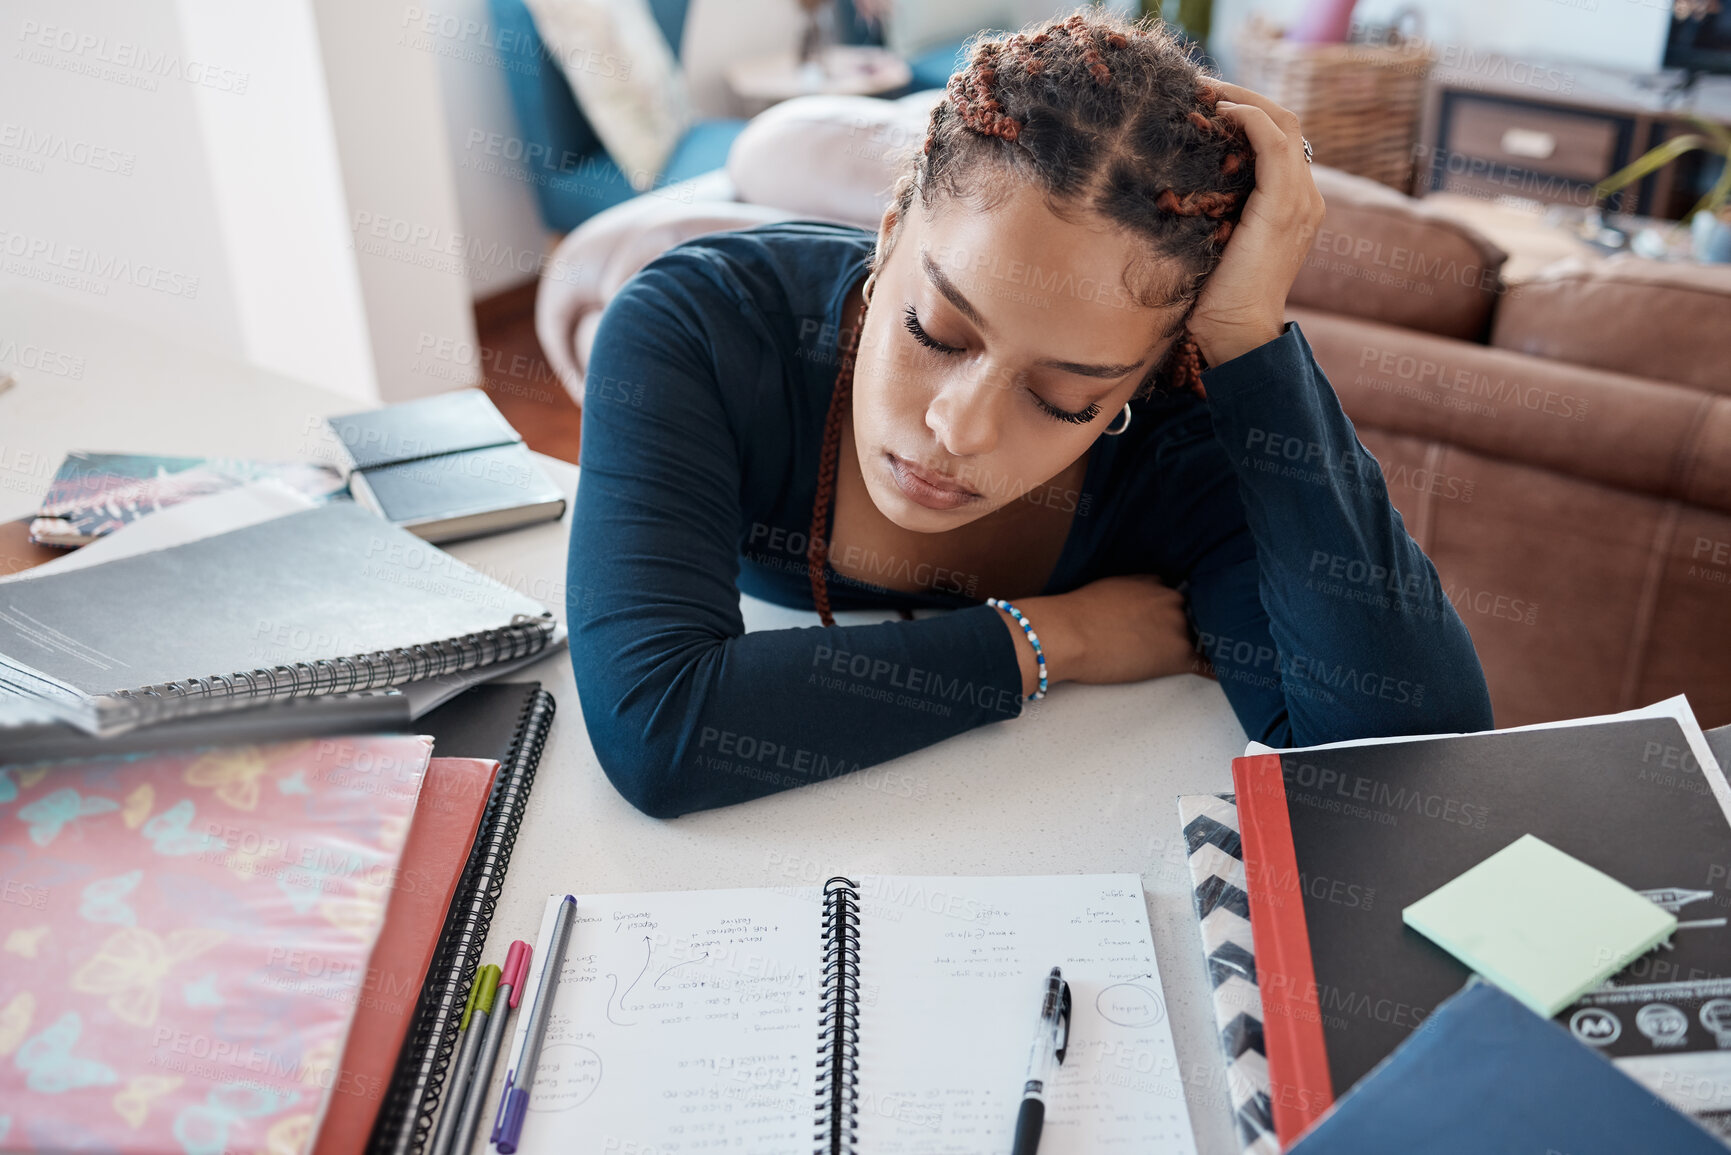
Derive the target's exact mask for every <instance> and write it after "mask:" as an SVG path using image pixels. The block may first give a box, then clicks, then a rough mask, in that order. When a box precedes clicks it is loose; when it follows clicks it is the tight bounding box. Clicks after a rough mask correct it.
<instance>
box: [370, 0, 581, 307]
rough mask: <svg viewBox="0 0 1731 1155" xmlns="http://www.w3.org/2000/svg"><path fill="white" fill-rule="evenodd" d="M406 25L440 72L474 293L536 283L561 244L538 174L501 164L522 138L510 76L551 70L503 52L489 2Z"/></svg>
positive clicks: (439, 3)
mask: <svg viewBox="0 0 1731 1155" xmlns="http://www.w3.org/2000/svg"><path fill="white" fill-rule="evenodd" d="M401 18H402V20H403V36H404V40H405V42H406V43H407V44H408V45H409V46H410V47H412V48H413V49H415V50H416V51H419V52H422V53H425V54H426V55H428V56H429V57H430V58H432V59H433V60H434V61H436V64H437V70H438V77H439V90H440V92H441V94H442V96H443V103H444V108H445V140H446V148H447V150H448V152H449V154H450V157H451V164H452V179H453V181H454V182H455V186H456V192H457V214H458V218H459V220H460V221H461V224H462V230H463V233H464V236H465V238H466V239H467V241H468V247H469V248H470V250H471V252H470V256H469V259H468V265H467V272H466V275H467V278H468V283H469V288H470V290H471V291H472V292H473V294H474V295H475V296H476V297H477V298H479V297H485V296H488V295H489V294H492V293H497V292H500V291H501V290H504V289H508V288H511V287H512V286H514V285H519V284H522V283H523V282H524V281H530V280H534V279H535V275H536V270H537V268H538V265H539V262H540V259H541V258H542V256H543V255H544V254H546V253H548V252H550V251H551V250H552V246H553V243H554V240H555V239H556V238H555V237H554V236H553V235H552V234H550V233H549V232H548V231H547V230H546V229H545V228H544V227H543V225H542V223H541V213H540V210H539V209H538V208H537V207H536V204H535V196H534V191H533V190H532V189H531V188H530V187H529V185H528V184H527V183H525V179H524V178H526V177H527V176H528V175H529V174H530V173H532V172H533V171H534V170H533V169H528V168H525V166H523V165H513V164H501V163H499V161H498V152H499V151H501V150H502V149H503V148H504V145H503V143H502V142H504V141H508V140H512V139H516V138H520V136H521V132H520V130H519V129H518V127H517V116H516V113H515V112H514V111H513V109H512V106H511V94H510V91H509V89H508V88H507V87H506V70H507V69H513V68H516V69H521V68H534V67H552V65H551V64H549V63H544V62H538V61H536V60H535V58H534V57H532V56H530V55H527V54H525V53H523V52H521V51H519V50H517V47H516V46H515V45H514V44H507V45H506V46H505V51H503V52H501V51H499V50H498V43H499V38H498V35H497V33H496V32H495V31H494V29H493V25H492V21H491V19H490V17H489V15H488V12H487V3H486V0H430V2H428V3H424V4H421V5H418V6H407V7H404V8H402V9H401ZM489 149H492V150H493V151H489Z"/></svg>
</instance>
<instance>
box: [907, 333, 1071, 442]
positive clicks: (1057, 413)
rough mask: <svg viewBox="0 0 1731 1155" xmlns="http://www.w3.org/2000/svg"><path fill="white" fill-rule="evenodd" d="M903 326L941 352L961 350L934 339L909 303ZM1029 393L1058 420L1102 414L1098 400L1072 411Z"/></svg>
mask: <svg viewBox="0 0 1731 1155" xmlns="http://www.w3.org/2000/svg"><path fill="white" fill-rule="evenodd" d="M902 326H903V328H905V329H907V331H908V332H909V333H910V334H911V335H912V336H913V339H914V340H916V341H918V342H919V343H920V344H922V345H924V346H925V347H926V348H928V349H932V350H935V351H936V352H939V353H960V352H961V350H960V349H957V348H955V347H954V346H951V345H945V344H944V343H943V342H941V341H936V340H933V338H932V335H931V334H930V333H928V332H926V330H925V327H924V326H922V325H921V324H920V318H919V314H917V313H915V312H914V307H913V306H912V305H909V306H908V307H907V308H906V309H904V310H903V311H902ZM1028 395H1029V396H1030V397H1032V398H1033V399H1034V401H1035V402H1036V403H1037V404H1038V405H1039V406H1040V408H1041V409H1042V410H1044V411H1045V413H1046V415H1047V416H1049V417H1052V418H1054V419H1055V420H1058V421H1065V422H1068V423H1070V424H1072V425H1086V424H1087V423H1088V422H1090V421H1092V420H1094V418H1096V417H1098V416H1100V406H1099V404H1098V403H1097V402H1095V403H1091V404H1089V405H1088V407H1087V408H1086V409H1082V410H1080V411H1078V412H1075V413H1072V412H1070V411H1069V410H1067V409H1059V408H1058V407H1057V406H1056V405H1052V404H1049V403H1048V402H1047V401H1046V400H1045V399H1044V398H1042V397H1041V396H1040V395H1039V394H1038V393H1033V392H1030V393H1029V394H1028Z"/></svg>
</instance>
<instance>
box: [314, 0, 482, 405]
mask: <svg viewBox="0 0 1731 1155" xmlns="http://www.w3.org/2000/svg"><path fill="white" fill-rule="evenodd" d="M312 10H313V13H314V16H315V19H316V21H317V25H318V36H319V47H320V50H321V53H322V56H323V60H324V74H325V85H326V90H327V91H328V92H329V94H330V106H331V111H332V115H333V120H334V125H335V129H336V132H335V138H336V151H337V156H338V158H339V160H340V163H341V166H342V173H343V190H344V193H345V196H346V199H347V202H348V222H349V227H350V230H351V235H352V239H353V246H354V262H355V268H356V270H357V271H358V273H359V275H360V284H361V297H362V299H363V301H364V302H365V305H366V310H367V319H368V329H369V332H370V335H371V337H372V352H373V365H374V369H375V372H376V373H377V375H378V379H379V392H380V394H381V395H382V396H383V397H384V398H385V399H386V400H387V401H398V400H404V399H407V398H410V397H417V396H426V395H429V394H432V393H438V392H443V391H445V390H447V389H450V388H452V387H455V386H460V385H466V384H475V383H478V381H479V377H480V370H479V366H478V365H473V366H470V367H469V368H470V369H471V372H469V373H467V374H465V375H464V378H463V379H461V380H455V381H452V380H441V379H439V378H434V377H429V376H428V375H426V374H425V373H424V372H423V371H422V370H423V367H424V356H425V353H426V351H427V350H429V349H434V348H438V347H439V346H440V345H441V344H443V343H446V342H451V343H455V344H456V345H458V346H461V347H472V346H473V345H474V342H475V318H474V313H473V311H472V304H473V302H472V299H471V297H470V294H469V280H468V272H467V256H468V252H469V244H470V239H469V238H468V237H467V236H466V235H465V234H464V232H463V227H462V221H461V219H460V217H459V216H458V212H457V194H456V188H455V185H454V184H453V182H452V179H451V154H450V149H449V147H448V145H447V142H446V136H445V110H444V102H443V100H442V99H441V97H440V95H439V83H438V72H437V68H436V64H435V58H434V57H433V56H431V55H429V54H428V53H426V52H423V51H421V50H420V49H418V48H416V47H414V46H413V45H411V44H409V43H407V42H405V40H404V25H405V21H404V19H403V17H404V15H405V6H402V5H398V4H394V3H386V4H381V3H361V2H357V0H312Z"/></svg>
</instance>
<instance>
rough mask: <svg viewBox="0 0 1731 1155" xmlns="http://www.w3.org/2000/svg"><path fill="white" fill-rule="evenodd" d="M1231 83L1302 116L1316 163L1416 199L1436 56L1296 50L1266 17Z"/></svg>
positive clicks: (1249, 24) (1249, 27)
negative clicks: (1416, 155) (1419, 149)
mask: <svg viewBox="0 0 1731 1155" xmlns="http://www.w3.org/2000/svg"><path fill="white" fill-rule="evenodd" d="M1234 46H1235V48H1236V50H1237V53H1238V66H1237V69H1236V71H1237V73H1238V74H1237V75H1236V76H1233V77H1230V78H1229V79H1232V80H1234V81H1236V82H1237V83H1239V84H1242V85H1244V87H1246V88H1249V89H1253V90H1254V91H1256V92H1260V93H1262V94H1263V95H1264V96H1267V97H1268V98H1269V99H1271V100H1273V101H1274V102H1275V103H1276V104H1279V105H1281V106H1282V107H1284V108H1288V109H1291V110H1292V111H1293V112H1295V113H1297V114H1298V119H1299V123H1300V124H1301V125H1302V126H1303V130H1304V136H1305V138H1306V139H1307V140H1309V141H1310V146H1311V149H1312V152H1313V155H1314V159H1315V160H1316V163H1318V164H1326V165H1328V166H1330V167H1332V168H1338V169H1341V170H1343V171H1345V172H1350V173H1356V174H1357V175H1359V176H1366V177H1369V178H1370V179H1372V180H1374V181H1379V182H1381V183H1382V184H1385V185H1388V186H1389V187H1390V188H1394V189H1398V190H1399V191H1401V192H1403V193H1410V192H1411V191H1412V178H1413V169H1414V165H1413V152H1414V145H1415V144H1416V143H1417V142H1418V133H1419V116H1420V114H1421V112H1422V110H1423V105H1424V90H1425V81H1426V78H1427V77H1429V75H1430V70H1431V65H1432V63H1433V62H1434V61H1435V58H1436V54H1435V52H1434V51H1433V50H1432V48H1431V46H1430V44H1429V43H1428V42H1426V41H1423V40H1410V41H1407V42H1405V43H1402V44H1399V45H1392V46H1391V45H1379V44H1295V43H1292V42H1290V41H1286V40H1282V39H1280V34H1279V30H1278V29H1277V28H1275V27H1273V26H1272V25H1270V24H1269V23H1268V22H1267V21H1266V20H1264V19H1263V18H1262V17H1260V16H1253V17H1251V18H1250V19H1249V20H1247V21H1245V24H1244V26H1243V30H1242V31H1241V32H1240V33H1239V36H1238V38H1237V40H1236V41H1235V44H1234Z"/></svg>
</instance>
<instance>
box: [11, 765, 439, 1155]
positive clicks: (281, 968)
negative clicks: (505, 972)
mask: <svg viewBox="0 0 1731 1155" xmlns="http://www.w3.org/2000/svg"><path fill="white" fill-rule="evenodd" d="M431 752H432V743H431V740H430V739H427V738H424V737H415V736H373V737H344V738H318V739H312V740H308V741H302V742H289V743H282V744H278V745H272V746H245V747H232V748H222V749H205V750H196V751H187V752H178V753H167V754H143V755H134V756H114V757H109V758H103V759H97V760H91V761H82V762H60V763H53V764H42V765H38V766H35V767H19V766H13V767H9V768H4V769H0V899H3V900H4V901H3V902H0V1150H41V1149H52V1150H103V1151H125V1152H151V1153H158V1152H160V1153H167V1155H220V1153H223V1152H258V1153H260V1155H296V1153H299V1152H304V1151H306V1150H308V1149H309V1148H310V1147H311V1144H312V1139H313V1136H314V1135H315V1134H316V1131H317V1127H318V1124H319V1121H320V1119H321V1118H322V1116H323V1114H324V1110H325V1105H326V1103H327V1101H328V1100H329V1098H330V1095H331V1093H332V1092H333V1090H335V1089H336V1088H335V1084H336V1083H337V1082H338V1081H339V1078H340V1074H339V1072H340V1070H341V1067H340V1060H341V1056H342V1051H343V1044H344V1041H345V1039H346V1037H347V1035H348V1031H349V1024H350V1021H351V1019H352V1018H353V1015H354V1012H355V1008H356V1005H357V1003H358V1002H359V1001H361V1000H364V999H366V998H368V997H369V994H368V991H369V986H368V984H369V982H370V981H371V973H370V968H369V965H368V961H369V959H370V958H371V956H372V952H373V945H374V942H375V940H376V939H377V938H378V935H379V930H380V927H381V926H382V924H383V920H384V914H385V904H386V900H387V899H388V898H389V896H390V892H391V886H392V884H393V883H394V882H395V876H396V872H397V864H398V860H399V857H400V856H401V854H402V849H403V844H404V840H405V838H406V836H407V833H408V829H409V823H410V819H411V817H412V816H413V814H414V808H415V800H416V796H417V794H418V791H419V789H420V785H421V780H422V776H423V774H424V773H425V771H426V767H427V760H428V758H429V756H430V755H431Z"/></svg>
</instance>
